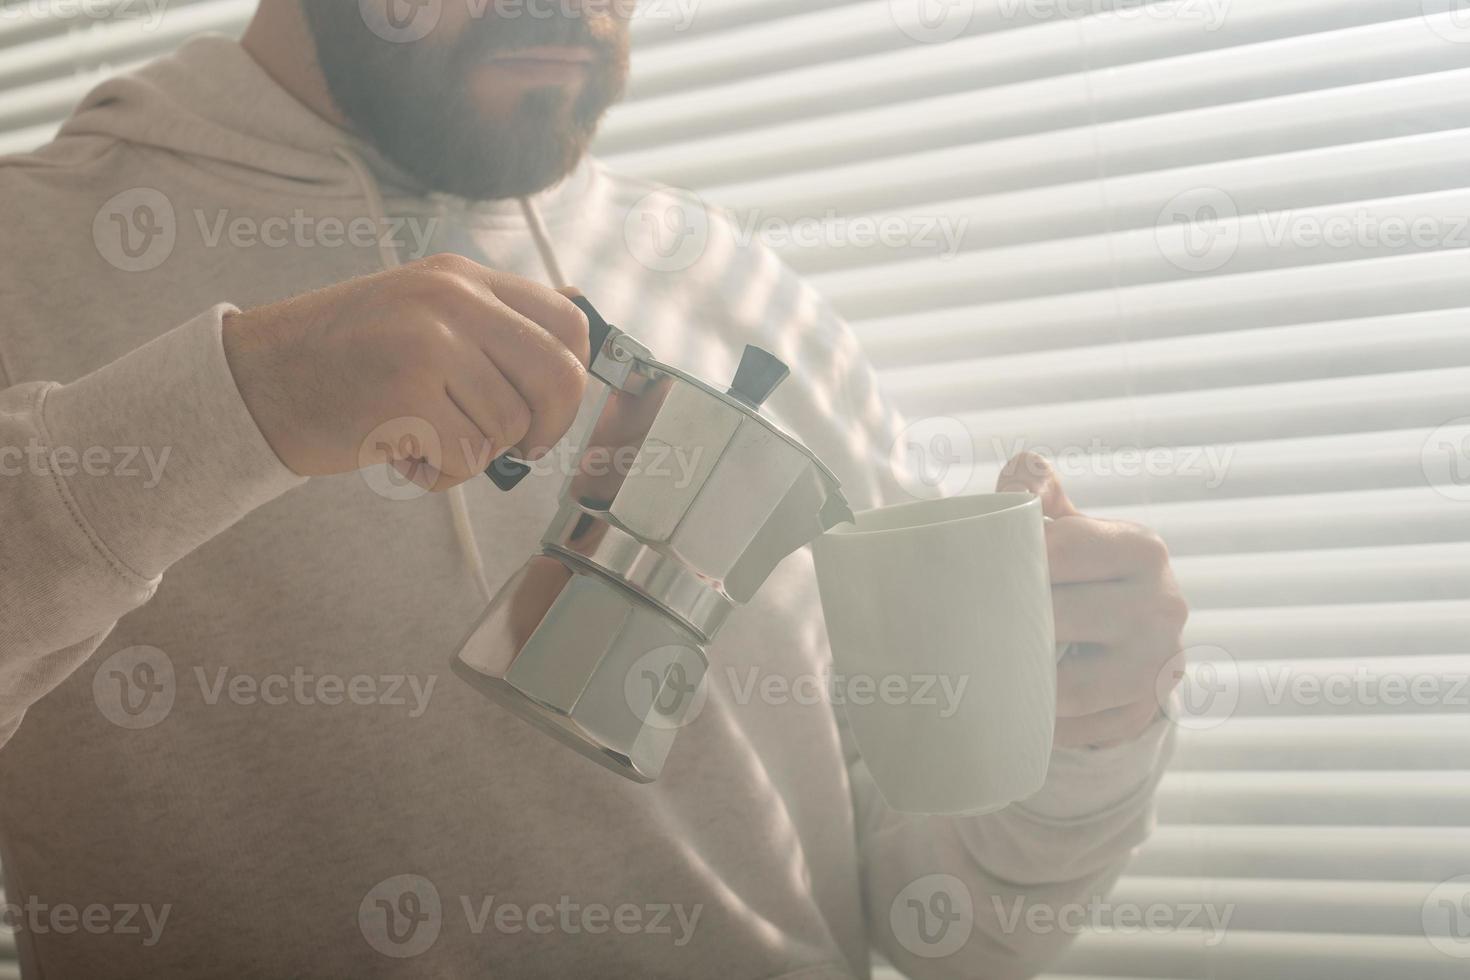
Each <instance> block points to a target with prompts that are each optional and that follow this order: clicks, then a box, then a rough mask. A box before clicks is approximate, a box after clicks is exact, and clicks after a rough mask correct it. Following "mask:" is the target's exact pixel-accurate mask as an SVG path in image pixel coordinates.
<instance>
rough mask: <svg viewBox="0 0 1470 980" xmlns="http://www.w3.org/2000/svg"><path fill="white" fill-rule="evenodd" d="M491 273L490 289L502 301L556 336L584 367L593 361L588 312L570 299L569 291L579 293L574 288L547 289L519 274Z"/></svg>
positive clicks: (574, 293) (573, 293)
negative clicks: (589, 341)
mask: <svg viewBox="0 0 1470 980" xmlns="http://www.w3.org/2000/svg"><path fill="white" fill-rule="evenodd" d="M486 272H487V273H489V272H490V270H488V269H487V270H486ZM490 275H491V276H492V277H493V278H492V281H490V283H489V285H490V288H491V289H492V290H493V291H494V293H495V295H496V296H497V297H499V298H500V301H501V302H503V303H504V304H505V305H506V306H508V307H510V308H511V309H513V310H515V311H516V312H517V313H519V314H520V315H521V316H523V317H525V318H526V319H528V320H530V321H531V322H533V323H535V324H536V325H537V326H538V327H540V328H541V329H542V330H544V331H545V332H546V333H548V334H550V335H551V336H552V337H555V338H556V340H557V341H559V342H560V343H561V345H562V346H563V347H565V348H566V349H567V350H569V351H571V352H572V354H573V355H574V356H575V357H576V358H577V360H578V362H580V363H581V365H582V366H583V367H586V366H587V365H588V363H590V359H591V352H590V351H589V349H588V339H587V314H585V313H583V312H582V311H581V310H580V309H578V308H577V305H576V304H575V303H573V302H572V301H571V299H569V298H568V293H571V294H572V295H580V294H578V293H576V292H575V291H574V290H567V291H565V292H559V291H557V290H554V289H548V288H547V287H545V286H543V285H541V284H540V283H535V282H532V281H531V280H529V279H522V278H521V277H520V276H510V275H505V274H503V273H490Z"/></svg>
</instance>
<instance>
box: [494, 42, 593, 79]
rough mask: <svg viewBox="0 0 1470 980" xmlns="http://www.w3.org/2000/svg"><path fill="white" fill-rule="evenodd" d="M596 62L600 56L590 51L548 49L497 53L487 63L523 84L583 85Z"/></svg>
mask: <svg viewBox="0 0 1470 980" xmlns="http://www.w3.org/2000/svg"><path fill="white" fill-rule="evenodd" d="M596 59H597V53H596V52H595V51H593V49H592V48H589V47H581V46H570V45H545V46H537V47H528V48H513V49H511V50H508V51H497V52H495V53H494V54H492V55H491V56H490V57H489V58H487V59H485V62H484V63H485V65H487V66H489V67H494V68H498V69H501V70H502V71H504V72H506V73H509V74H513V75H514V76H515V77H516V78H517V80H520V81H524V82H528V83H536V84H556V83H558V82H562V83H565V82H572V81H580V80H581V79H583V78H584V77H585V76H586V74H587V70H588V69H589V68H590V67H591V65H592V63H593V62H594V61H595V60H596Z"/></svg>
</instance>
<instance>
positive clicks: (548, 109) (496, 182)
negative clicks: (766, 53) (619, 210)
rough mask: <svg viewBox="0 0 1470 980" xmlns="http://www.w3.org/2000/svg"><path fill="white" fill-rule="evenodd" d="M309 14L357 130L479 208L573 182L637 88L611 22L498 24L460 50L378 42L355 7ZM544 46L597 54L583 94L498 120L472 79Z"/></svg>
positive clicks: (340, 100) (339, 4)
mask: <svg viewBox="0 0 1470 980" xmlns="http://www.w3.org/2000/svg"><path fill="white" fill-rule="evenodd" d="M389 2H392V0H389ZM301 10H302V13H303V15H304V16H305V18H306V22H307V26H308V28H309V29H310V31H311V35H312V39H313V41H314V42H315V44H316V51H317V61H318V63H319V65H320V66H321V70H322V73H323V75H324V76H325V78H326V83H327V90H328V92H329V94H330V95H331V97H332V101H333V102H334V104H335V105H336V106H337V109H338V111H339V112H341V113H342V115H343V116H344V117H345V118H346V120H347V122H348V124H349V125H350V126H351V127H352V128H353V130H354V131H356V132H357V133H358V134H359V135H361V136H363V137H364V138H366V139H367V140H368V141H369V142H370V143H372V144H373V146H374V147H375V148H376V149H377V150H378V152H379V153H381V154H382V155H383V156H384V157H386V158H387V159H388V160H390V161H391V162H392V163H394V164H395V165H397V166H398V167H399V168H400V169H401V170H403V171H404V172H405V173H407V174H408V175H409V176H411V177H413V178H414V179H415V180H417V181H419V182H420V183H421V184H423V185H424V187H425V188H427V189H429V190H434V191H443V192H445V193H449V194H454V195H457V196H460V197H466V198H471V199H473V200H492V199H500V198H507V197H523V196H526V195H528V194H534V193H536V192H537V191H541V190H544V189H546V188H547V187H550V186H552V185H553V184H555V183H557V182H558V181H560V180H561V179H562V178H564V177H565V176H566V175H567V174H569V173H571V172H572V170H573V169H574V168H575V167H576V166H577V163H578V162H579V161H580V160H581V158H582V157H583V156H584V155H585V154H586V152H587V148H588V146H589V145H590V144H591V142H592V137H593V136H594V135H595V134H596V131H597V124H598V122H599V121H601V119H602V117H603V115H604V114H605V113H606V112H607V110H608V108H609V107H611V106H612V104H613V103H614V102H616V101H617V100H618V99H619V98H620V97H621V96H622V93H623V89H624V87H625V85H626V84H627V77H628V40H627V32H626V30H625V24H624V23H623V22H621V21H620V20H619V19H618V18H617V17H614V16H612V15H611V14H603V15H602V16H594V15H593V14H592V13H591V12H588V11H584V12H583V13H582V14H581V15H580V16H575V17H568V16H551V17H547V16H536V17H531V16H523V17H516V18H503V19H495V18H493V17H487V18H486V19H483V20H472V21H470V22H469V23H468V24H467V25H466V27H465V29H464V30H463V31H462V32H461V34H460V36H459V37H457V38H455V39H454V40H453V41H452V42H449V43H444V42H438V41H435V40H434V39H433V38H426V39H424V40H421V41H415V42H409V43H394V42H391V41H387V40H384V39H383V38H381V37H379V36H378V35H377V34H375V33H373V31H372V30H371V29H370V28H369V27H368V24H367V22H366V20H365V19H364V18H363V16H362V14H361V12H360V10H359V4H358V3H357V2H356V0H301ZM539 45H553V46H562V45H567V46H580V47H584V48H586V49H588V50H590V51H591V52H592V53H593V56H594V57H593V60H592V62H591V64H590V65H589V67H588V71H587V76H586V79H585V81H584V82H583V84H582V85H581V86H580V89H566V88H562V87H559V86H547V87H543V88H532V89H529V90H527V92H526V94H525V96H524V97H523V98H522V99H521V100H520V101H519V104H518V105H516V106H515V107H514V108H513V109H512V110H510V112H509V114H508V115H506V116H505V117H504V118H495V119H487V118H486V114H485V111H484V110H483V109H482V108H480V107H478V106H477V105H476V103H475V100H474V95H473V91H474V89H473V86H472V85H471V77H472V75H473V74H474V73H475V71H476V70H477V69H478V68H479V67H480V66H481V65H482V64H484V63H485V60H486V58H488V57H489V56H491V55H493V54H496V53H499V52H503V51H512V50H515V49H518V48H525V47H532V46H539Z"/></svg>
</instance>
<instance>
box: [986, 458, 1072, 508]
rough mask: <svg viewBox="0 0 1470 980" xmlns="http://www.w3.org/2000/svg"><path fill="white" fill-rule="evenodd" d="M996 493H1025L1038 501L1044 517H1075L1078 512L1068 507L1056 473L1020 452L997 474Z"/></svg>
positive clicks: (1047, 464) (1046, 463)
mask: <svg viewBox="0 0 1470 980" xmlns="http://www.w3.org/2000/svg"><path fill="white" fill-rule="evenodd" d="M995 489H996V490H997V491H999V492H1000V493H1017V492H1029V493H1034V494H1036V496H1038V497H1040V498H1041V512H1042V513H1043V514H1045V515H1046V516H1047V517H1079V516H1081V512H1080V511H1078V510H1077V508H1076V507H1074V506H1072V501H1070V500H1068V499H1067V493H1066V491H1065V490H1063V489H1062V483H1061V481H1060V480H1059V479H1057V471H1056V470H1054V469H1052V466H1051V464H1050V463H1048V462H1047V461H1046V460H1045V459H1044V458H1042V457H1041V456H1038V455H1036V454H1035V453H1033V452H1024V453H1020V454H1019V455H1017V456H1015V457H1014V458H1012V459H1011V461H1010V462H1009V463H1007V464H1006V465H1005V469H1003V470H1001V471H1000V477H999V479H997V480H996V481H995Z"/></svg>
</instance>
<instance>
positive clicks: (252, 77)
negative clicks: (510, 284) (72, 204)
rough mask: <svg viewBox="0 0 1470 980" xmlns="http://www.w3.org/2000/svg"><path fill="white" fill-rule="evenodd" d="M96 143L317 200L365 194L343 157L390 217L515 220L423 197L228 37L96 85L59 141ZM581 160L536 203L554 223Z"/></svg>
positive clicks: (504, 211) (210, 38)
mask: <svg viewBox="0 0 1470 980" xmlns="http://www.w3.org/2000/svg"><path fill="white" fill-rule="evenodd" d="M66 137H103V138H111V139H118V140H124V141H126V142H129V143H134V144H138V145H142V146H151V147H156V148H158V149H163V150H168V151H170V152H173V153H178V154H180V155H183V156H187V157H191V158H193V160H194V161H195V162H196V163H197V164H198V165H199V166H201V167H202V168H204V169H206V170H209V171H210V172H212V173H214V174H215V175H217V176H219V177H222V178H225V179H230V180H236V181H240V182H242V183H246V184H249V185H252V186H254V187H257V188H261V189H264V190H276V191H279V192H281V193H283V194H296V195H301V194H304V195H307V196H315V197H324V198H334V197H336V198H352V199H358V198H361V197H363V196H364V194H365V193H371V192H370V191H365V189H364V188H363V187H362V186H361V181H360V179H359V175H358V174H357V173H355V172H354V168H353V167H352V166H350V165H349V164H348V162H347V161H346V160H344V153H345V154H346V155H348V156H351V157H353V158H356V159H358V160H361V161H362V162H363V163H364V165H365V166H366V168H367V170H368V171H369V172H370V173H371V174H372V175H373V177H374V178H375V180H376V182H377V183H378V185H379V187H380V190H381V193H382V194H383V196H384V197H385V198H386V199H388V200H389V201H390V202H391V204H392V205H393V207H394V209H395V210H397V211H403V210H420V209H418V208H413V207H412V205H411V203H410V202H412V201H414V200H419V201H422V202H426V204H430V205H431V207H432V208H433V209H434V210H440V211H442V210H443V209H444V206H445V204H446V203H449V202H452V203H453V204H455V205H456V206H457V209H460V210H462V211H463V212H465V213H467V214H469V215H471V216H476V215H482V216H485V217H487V218H489V217H492V216H501V217H507V218H511V219H518V218H519V217H520V216H521V214H522V211H521V207H520V205H519V203H518V202H517V201H514V200H503V201H465V200H463V199H461V198H454V197H452V196H450V195H446V194H441V193H438V192H433V191H429V190H428V189H426V188H424V187H423V186H422V185H420V184H418V183H417V182H416V181H414V180H413V179H412V178H410V177H409V176H408V175H407V174H405V173H403V171H402V170H400V169H399V168H398V167H396V166H394V165H393V164H392V163H391V162H389V161H388V160H387V159H386V158H385V157H383V155H382V154H380V153H379V152H378V151H377V150H376V149H375V148H374V147H373V146H372V145H371V144H370V143H368V142H367V141H366V140H364V139H362V138H361V137H359V136H357V135H355V134H353V133H350V132H348V131H346V130H344V129H341V128H340V127H338V126H336V125H334V124H333V123H331V122H329V121H327V120H326V119H323V118H322V117H321V116H319V115H317V114H316V113H315V112H313V111H312V110H311V109H310V108H308V107H307V106H306V105H305V104H303V103H302V102H300V101H299V100H298V99H296V97H295V96H293V95H291V93H289V92H287V91H286V90H285V89H284V88H282V87H281V86H280V85H279V84H278V83H277V82H276V81H275V79H273V78H271V76H270V75H269V74H267V73H266V71H265V70H264V69H263V68H261V66H260V65H259V64H258V63H257V62H256V61H255V60H254V59H253V58H251V57H250V55H249V53H248V52H246V50H245V49H244V48H243V47H242V46H241V45H240V43H239V42H238V41H236V40H234V39H232V38H228V37H225V36H223V35H215V34H206V35H203V36H200V37H197V38H195V39H193V40H191V41H189V42H188V43H186V44H185V45H183V46H182V47H181V48H179V49H178V50H177V51H176V52H174V53H173V54H171V55H169V56H167V57H164V58H160V59H158V60H157V61H154V62H151V63H149V64H148V65H145V66H144V67H142V68H140V69H139V70H137V71H135V72H132V73H130V74H126V75H121V76H118V77H116V78H112V79H109V80H108V81H106V82H103V83H102V84H101V85H99V86H97V87H96V88H94V89H93V90H92V91H91V92H89V93H88V94H87V96H86V97H85V98H84V99H83V100H82V102H81V103H80V104H79V105H78V107H77V109H76V112H75V113H74V114H73V115H72V117H71V118H70V119H69V120H68V121H67V122H66V124H65V125H64V126H63V127H62V128H61V131H60V133H59V134H58V139H65V138H66ZM596 169H597V168H596V164H595V163H593V162H592V161H591V160H590V159H588V160H584V161H583V163H582V164H581V165H580V166H579V167H578V168H577V170H576V171H574V172H573V174H572V175H571V176H569V177H567V178H566V179H565V180H563V181H561V182H560V183H559V184H557V185H556V186H555V187H553V188H551V189H549V190H547V191H545V192H543V193H541V194H539V195H537V196H536V197H535V202H536V208H537V210H538V211H539V212H541V213H542V214H543V215H545V216H546V218H547V221H548V222H551V221H553V220H554V218H555V216H556V215H557V214H558V212H561V211H563V210H565V209H567V208H568V207H571V206H573V205H574V204H575V202H576V200H577V199H578V198H579V197H580V196H581V195H582V194H584V193H585V192H586V190H587V187H588V184H589V182H590V181H591V180H592V179H593V173H594V171H595V170H596Z"/></svg>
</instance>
